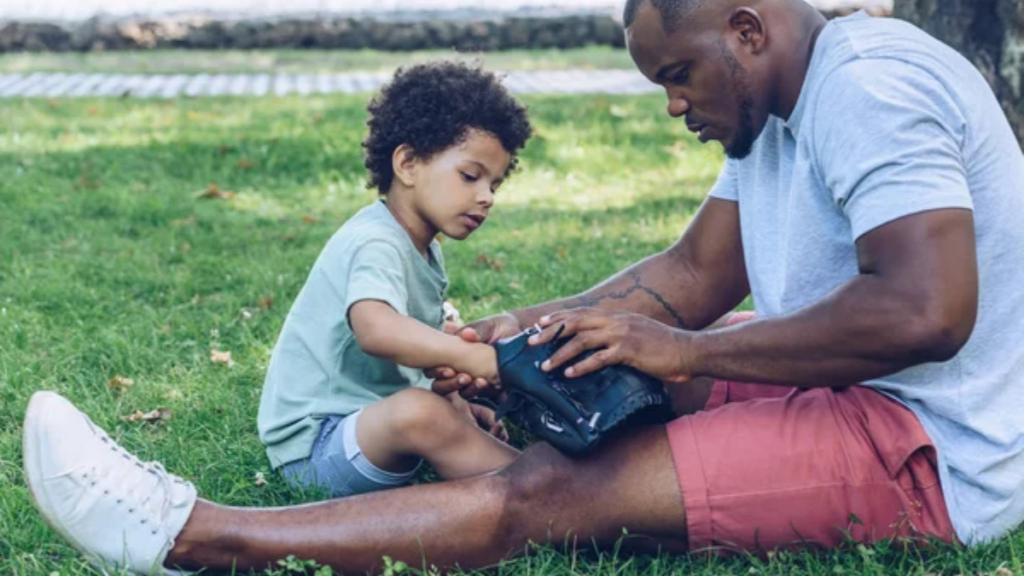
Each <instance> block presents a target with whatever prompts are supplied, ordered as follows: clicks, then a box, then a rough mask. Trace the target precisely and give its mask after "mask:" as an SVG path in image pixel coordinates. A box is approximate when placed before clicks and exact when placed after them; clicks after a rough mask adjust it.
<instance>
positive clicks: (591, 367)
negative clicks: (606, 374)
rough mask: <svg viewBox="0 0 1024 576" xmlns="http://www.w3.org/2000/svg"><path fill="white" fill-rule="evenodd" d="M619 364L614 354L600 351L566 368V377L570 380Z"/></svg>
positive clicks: (609, 351) (608, 351)
mask: <svg viewBox="0 0 1024 576" xmlns="http://www.w3.org/2000/svg"><path fill="white" fill-rule="evenodd" d="M617 363H618V362H617V361H616V360H615V353H614V352H612V351H611V350H600V351H598V352H594V353H593V354H591V355H590V356H588V357H587V358H584V359H583V360H581V361H579V362H577V363H575V364H573V365H572V366H570V367H568V368H566V369H565V375H566V376H568V377H570V378H576V377H578V376H583V375H585V374H590V373H591V372H594V371H597V370H600V369H601V368H604V367H605V366H610V365H612V364H617Z"/></svg>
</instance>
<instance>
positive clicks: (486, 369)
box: [348, 300, 498, 382]
mask: <svg viewBox="0 0 1024 576" xmlns="http://www.w3.org/2000/svg"><path fill="white" fill-rule="evenodd" d="M348 318H349V324H350V325H351V326H352V331H353V332H354V333H355V336H356V341H357V342H358V343H359V347H360V348H361V349H362V350H363V352H366V353H367V354H369V355H370V356H376V357H378V358H383V359H386V360H390V361H392V362H394V363H396V364H400V365H402V366H408V367H410V368H433V367H435V366H451V367H453V368H455V369H456V370H459V371H461V372H466V373H469V374H473V375H475V376H479V377H482V378H486V379H487V380H489V381H491V382H496V381H497V379H498V377H497V374H498V363H497V357H496V356H495V353H494V348H492V347H491V346H489V345H486V344H475V343H470V342H466V341H465V340H463V339H462V338H459V337H458V336H453V335H451V334H445V333H444V332H441V331H440V330H435V329H433V328H431V327H429V326H427V325H426V324H423V323H422V322H420V321H418V320H416V319H414V318H410V317H409V316H405V315H402V314H399V313H398V312H396V311H395V309H394V308H392V307H391V306H389V305H387V304H385V303H384V302H380V301H378V300H360V301H359V302H356V303H355V304H353V305H352V307H351V308H349V311H348Z"/></svg>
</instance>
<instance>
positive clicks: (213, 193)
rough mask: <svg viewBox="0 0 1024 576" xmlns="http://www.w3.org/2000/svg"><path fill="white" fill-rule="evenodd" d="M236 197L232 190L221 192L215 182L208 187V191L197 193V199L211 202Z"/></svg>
mask: <svg viewBox="0 0 1024 576" xmlns="http://www.w3.org/2000/svg"><path fill="white" fill-rule="evenodd" d="M234 197H235V193H234V192H232V191H230V190H221V189H220V187H219V186H217V184H216V183H215V182H212V183H210V185H209V186H207V187H206V190H201V191H199V192H197V193H196V198H207V199H210V200H230V199H232V198H234Z"/></svg>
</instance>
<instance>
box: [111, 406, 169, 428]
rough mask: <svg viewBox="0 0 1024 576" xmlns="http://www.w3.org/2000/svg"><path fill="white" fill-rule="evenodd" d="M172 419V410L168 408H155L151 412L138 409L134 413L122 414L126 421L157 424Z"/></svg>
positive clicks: (122, 418)
mask: <svg viewBox="0 0 1024 576" xmlns="http://www.w3.org/2000/svg"><path fill="white" fill-rule="evenodd" d="M170 419H171V411H170V410H168V409H166V408H157V409H155V410H150V411H149V412H143V411H142V410H136V411H135V413H134V414H126V415H124V416H121V420H124V421H125V422H150V423H153V424H157V425H161V424H164V423H165V422H167V421H168V420H170Z"/></svg>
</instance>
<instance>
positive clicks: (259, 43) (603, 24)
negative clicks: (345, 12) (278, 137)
mask: <svg viewBox="0 0 1024 576" xmlns="http://www.w3.org/2000/svg"><path fill="white" fill-rule="evenodd" d="M622 42H623V38H622V28H621V26H620V25H619V24H618V23H617V22H616V21H615V20H614V19H612V17H611V16H609V15H574V16H556V17H537V18H530V17H522V18H501V19H487V20H469V21H457V20H444V19H437V20H421V21H411V22H410V21H404V22H403V21H388V20H376V19H368V18H343V17H327V18H287V19H274V20H270V19H260V20H216V19H211V18H207V17H168V18H163V19H159V20H156V19H147V20H135V19H123V20H104V19H99V18H93V19H90V20H87V21H85V22H78V23H72V24H56V23H48V22H0V52H13V51H55V52H56V51H89V50H149V49H155V48H206V49H209V48H238V49H252V48H373V49H377V50H421V49H427V48H452V47H454V48H457V49H461V50H507V49H512V48H575V47H579V46H585V45H588V44H597V45H611V46H621V45H622Z"/></svg>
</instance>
